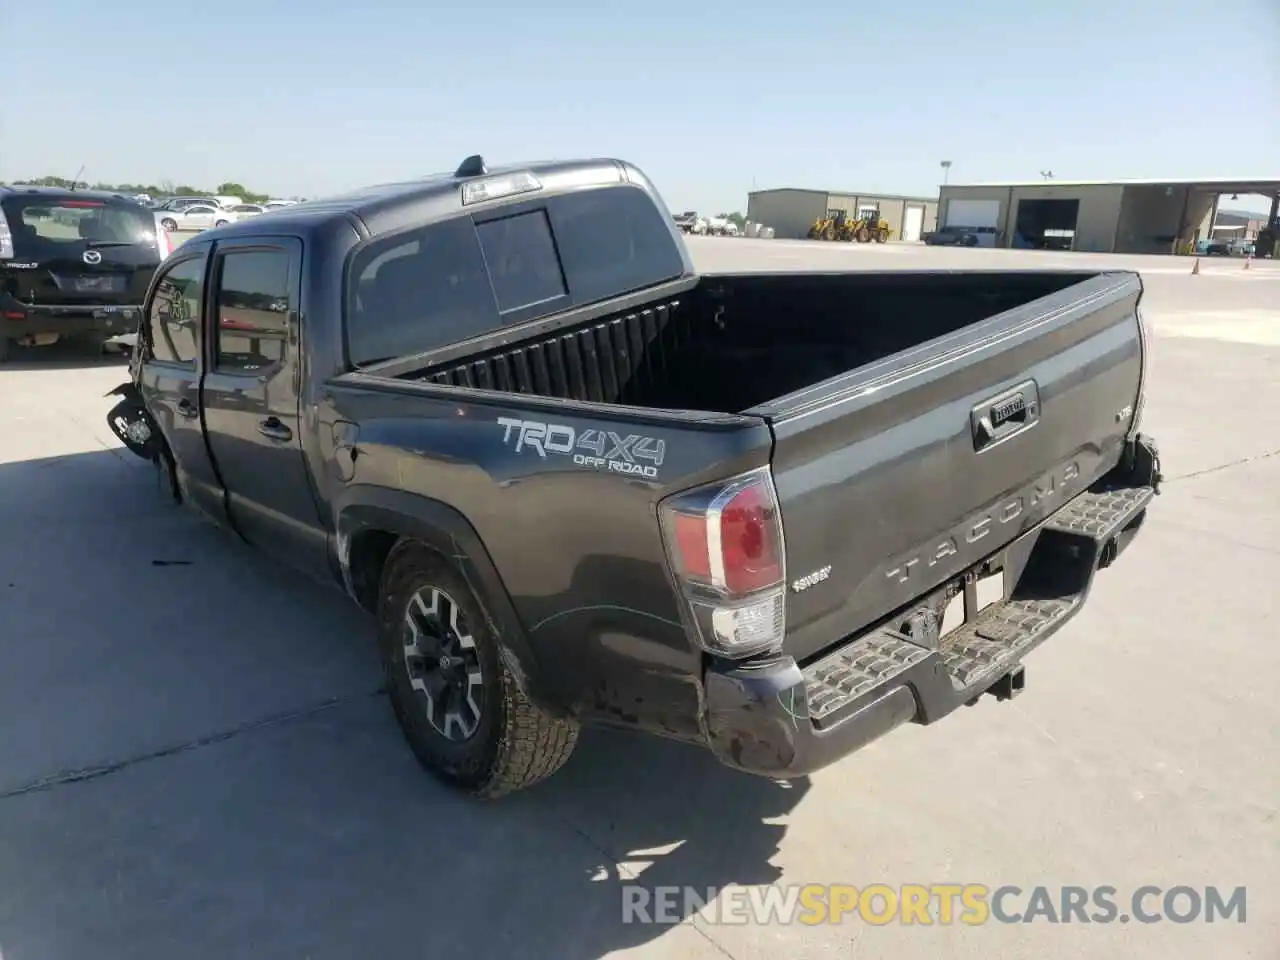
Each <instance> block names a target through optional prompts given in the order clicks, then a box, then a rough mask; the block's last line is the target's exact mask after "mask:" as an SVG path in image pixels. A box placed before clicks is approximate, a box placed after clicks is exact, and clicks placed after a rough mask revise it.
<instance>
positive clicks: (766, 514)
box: [719, 483, 782, 594]
mask: <svg viewBox="0 0 1280 960" xmlns="http://www.w3.org/2000/svg"><path fill="white" fill-rule="evenodd" d="M777 520H778V510H777V505H776V504H775V503H774V502H773V498H772V496H770V495H769V494H768V491H767V490H766V489H765V487H764V485H763V484H762V483H758V484H753V485H752V486H749V487H744V488H742V489H741V490H739V491H738V492H737V493H735V494H733V496H732V497H731V498H730V499H729V501H728V502H727V503H726V504H725V505H724V506H723V507H721V509H720V537H719V540H720V562H721V566H722V570H723V582H724V586H725V588H726V589H727V590H728V591H729V592H730V593H736V594H742V593H751V592H753V591H755V590H762V589H764V588H765V587H770V586H773V585H774V584H776V583H779V582H780V581H781V580H782V544H781V543H780V542H779V541H780V539H781V538H780V537H779V536H778V522H777Z"/></svg>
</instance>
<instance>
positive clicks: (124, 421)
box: [105, 382, 169, 462]
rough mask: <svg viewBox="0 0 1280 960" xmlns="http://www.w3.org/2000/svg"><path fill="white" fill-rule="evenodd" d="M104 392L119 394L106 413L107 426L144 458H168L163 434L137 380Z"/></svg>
mask: <svg viewBox="0 0 1280 960" xmlns="http://www.w3.org/2000/svg"><path fill="white" fill-rule="evenodd" d="M105 396H108V397H120V398H121V399H120V402H119V403H117V404H116V405H115V406H114V407H112V408H111V410H110V411H109V412H108V413H107V426H108V427H110V428H111V432H112V433H114V434H115V435H116V438H117V439H118V440H119V441H120V442H121V443H123V444H124V445H125V446H126V447H128V448H129V450H130V451H132V452H133V453H135V454H137V455H138V456H139V457H141V458H142V459H143V460H150V461H153V462H156V461H158V460H159V459H160V458H161V457H166V458H168V456H169V452H168V450H167V449H165V442H164V437H163V436H162V435H161V433H160V430H159V428H158V427H157V426H156V422H155V420H154V419H152V417H151V414H150V413H148V412H147V406H146V404H145V403H144V402H143V400H142V394H141V393H139V392H138V387H137V385H136V384H134V383H132V382H130V383H122V384H120V386H118V387H116V388H115V389H114V390H111V391H109V392H108V393H107V394H105Z"/></svg>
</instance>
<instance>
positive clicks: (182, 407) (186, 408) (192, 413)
mask: <svg viewBox="0 0 1280 960" xmlns="http://www.w3.org/2000/svg"><path fill="white" fill-rule="evenodd" d="M199 413H200V411H199V410H197V409H196V405H195V404H194V403H192V402H191V401H190V400H187V399H182V400H179V401H178V414H179V416H182V417H185V418H186V419H188V420H192V419H194V418H195V417H196V416H197V415H198V414H199Z"/></svg>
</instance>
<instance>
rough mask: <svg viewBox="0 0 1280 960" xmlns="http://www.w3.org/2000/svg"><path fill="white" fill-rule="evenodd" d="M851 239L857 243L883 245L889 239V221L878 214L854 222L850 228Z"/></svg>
mask: <svg viewBox="0 0 1280 960" xmlns="http://www.w3.org/2000/svg"><path fill="white" fill-rule="evenodd" d="M849 229H850V231H851V232H852V233H853V237H854V239H855V240H857V241H858V242H859V243H870V242H871V241H872V240H874V241H875V242H876V243H884V242H885V241H887V240H888V239H889V221H888V220H885V219H884V218H883V217H881V216H880V215H879V213H878V212H876V213H872V214H871V215H869V216H865V217H861V218H859V219H858V220H855V221H854V222H853V224H852V225H851V226H850V228H849Z"/></svg>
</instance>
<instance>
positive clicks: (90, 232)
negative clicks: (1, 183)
mask: <svg viewBox="0 0 1280 960" xmlns="http://www.w3.org/2000/svg"><path fill="white" fill-rule="evenodd" d="M0 209H2V210H3V212H4V217H5V220H6V221H7V222H8V225H9V232H10V234H11V235H12V237H13V248H14V256H16V257H20V258H29V259H32V260H39V259H41V258H48V257H57V256H60V255H62V254H64V253H66V252H68V251H71V250H80V249H83V248H84V247H85V246H86V245H88V244H89V243H93V244H96V245H99V246H101V245H105V244H120V245H128V246H133V245H150V246H154V245H155V243H156V235H155V218H154V217H153V216H152V214H151V212H150V211H149V210H147V209H146V208H145V207H142V206H140V205H138V204H135V203H130V202H128V201H126V200H114V199H104V198H86V199H83V200H80V199H75V198H72V197H48V196H42V195H40V194H10V195H8V196H6V197H4V198H3V200H0Z"/></svg>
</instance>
